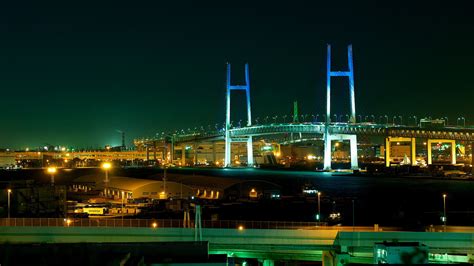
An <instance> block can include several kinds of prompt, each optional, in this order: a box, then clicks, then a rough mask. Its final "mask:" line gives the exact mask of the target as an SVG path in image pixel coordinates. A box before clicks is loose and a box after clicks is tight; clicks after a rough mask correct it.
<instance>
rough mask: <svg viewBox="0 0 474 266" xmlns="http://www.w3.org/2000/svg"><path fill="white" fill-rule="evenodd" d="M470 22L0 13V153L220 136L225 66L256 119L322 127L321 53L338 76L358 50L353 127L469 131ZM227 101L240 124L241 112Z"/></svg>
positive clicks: (411, 13)
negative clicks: (368, 117) (436, 121)
mask: <svg viewBox="0 0 474 266" xmlns="http://www.w3.org/2000/svg"><path fill="white" fill-rule="evenodd" d="M417 5H419V6H417ZM20 10H21V12H20ZM468 10H469V8H468V7H467V6H462V5H460V6H458V7H455V8H451V7H442V6H441V5H440V4H439V3H433V5H431V6H429V7H427V6H423V5H422V4H414V5H412V6H410V8H402V7H395V6H389V5H388V4H387V5H384V4H377V5H369V3H368V2H367V4H366V5H356V4H354V3H347V5H337V6H336V5H332V4H328V3H326V4H318V5H316V4H309V3H303V4H302V6H298V7H295V6H292V7H287V6H283V5H278V3H276V4H274V5H272V6H268V5H265V4H263V3H260V4H252V5H247V6H245V3H243V4H242V6H240V7H238V6H236V5H232V4H222V3H220V4H218V3H208V4H207V5H206V4H203V5H202V6H200V7H197V6H196V4H195V3H194V4H193V2H189V5H186V6H185V7H179V6H174V5H173V4H170V3H168V4H166V5H156V6H153V5H149V6H143V7H138V6H132V7H130V6H114V7H109V6H105V5H104V6H97V7H96V8H94V9H89V8H72V6H67V4H65V5H64V6H56V7H46V6H45V7H34V6H27V7H24V6H22V7H19V6H18V7H7V8H5V9H4V10H3V11H2V12H5V13H6V14H2V21H1V24H0V25H1V28H0V32H2V35H3V36H4V37H3V38H4V41H3V42H2V43H1V44H0V47H1V48H2V49H1V52H0V70H1V71H0V87H1V88H2V92H3V97H1V100H0V101H1V103H2V104H1V107H0V108H1V110H2V112H3V113H4V115H5V118H6V119H5V120H4V123H3V127H2V131H1V132H0V147H5V148H8V147H10V148H24V147H37V146H43V145H45V144H48V143H49V144H53V145H68V146H76V147H90V146H93V147H102V146H104V145H106V144H110V145H114V146H118V145H120V141H121V136H120V134H118V133H117V132H116V130H117V129H118V130H122V131H124V132H125V133H126V137H127V143H128V144H130V142H131V140H132V139H133V138H140V137H147V136H153V135H154V134H155V133H157V132H161V131H168V130H174V129H183V128H194V127H200V126H207V125H214V124H216V123H219V124H222V123H223V122H224V119H225V116H224V115H225V112H224V111H225V77H226V75H225V64H226V62H229V63H232V65H233V70H234V73H237V74H236V80H235V81H236V83H239V82H240V81H241V79H242V77H243V70H244V63H247V62H248V63H249V66H250V80H251V84H250V86H251V96H252V111H253V117H254V118H257V117H262V116H267V115H268V116H272V115H285V114H286V115H290V114H291V113H292V108H293V106H292V103H293V101H295V100H297V101H298V102H299V106H300V113H301V114H317V113H319V114H323V113H324V109H325V102H324V101H325V97H326V95H325V82H326V77H325V71H326V65H325V57H326V49H325V48H326V44H328V43H330V44H332V45H333V60H334V62H335V64H336V65H337V64H339V65H340V66H341V68H343V69H344V68H345V67H346V65H345V62H346V54H345V47H346V45H347V44H349V43H352V44H353V47H354V67H355V87H356V91H357V92H356V105H357V112H358V113H359V114H364V115H365V114H374V115H385V114H388V115H404V116H407V115H411V114H414V115H417V116H418V117H419V118H421V117H423V115H426V116H428V115H432V116H434V117H442V116H448V117H450V119H451V121H450V122H451V123H454V121H452V120H455V119H456V118H457V117H459V116H465V117H466V120H467V121H468V123H469V121H472V119H473V117H472V112H471V110H472V107H471V108H470V107H469V106H471V105H472V104H471V102H472V100H471V99H472V97H473V96H474V95H473V90H472V88H471V87H472V81H471V80H470V79H469V74H470V72H472V70H473V68H474V67H473V66H472V65H471V64H470V62H472V57H474V53H473V52H472V51H471V48H470V47H472V44H473V42H474V40H473V38H472V33H473V31H474V30H473V27H472V24H473V23H472V20H471V19H470V17H469V14H468ZM124 18H125V19H124ZM223 21H224V23H223ZM239 73H241V74H240V75H239ZM346 83H347V81H346V80H345V79H340V80H338V79H336V80H334V81H333V86H334V88H333V92H334V96H333V97H334V98H335V99H336V100H335V101H334V102H333V105H334V106H333V108H334V109H333V113H338V114H346V113H348V110H347V109H345V107H346V106H347V102H348V101H349V95H348V94H347V90H346V86H347V84H346ZM234 99H236V101H235V102H234V101H233V104H234V106H235V105H237V106H236V107H237V111H236V112H235V113H238V114H237V115H236V116H235V117H234V119H233V120H236V121H237V120H239V119H240V118H241V117H243V116H244V115H245V114H244V112H243V108H244V101H243V97H239V95H237V96H236V97H234ZM433 106H436V108H432V107H433ZM239 109H241V110H242V112H240V111H239Z"/></svg>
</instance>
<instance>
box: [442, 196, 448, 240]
mask: <svg viewBox="0 0 474 266" xmlns="http://www.w3.org/2000/svg"><path fill="white" fill-rule="evenodd" d="M447 196H448V195H446V193H444V194H443V213H444V214H443V222H444V231H445V232H446V220H447V219H446V197H447Z"/></svg>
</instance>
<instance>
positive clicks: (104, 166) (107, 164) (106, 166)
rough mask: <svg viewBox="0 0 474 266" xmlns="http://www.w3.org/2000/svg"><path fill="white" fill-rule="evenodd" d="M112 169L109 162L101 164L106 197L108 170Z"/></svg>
mask: <svg viewBox="0 0 474 266" xmlns="http://www.w3.org/2000/svg"><path fill="white" fill-rule="evenodd" d="M110 168H112V164H111V163H109V162H105V163H103V164H102V169H104V170H105V180H104V187H105V189H104V192H105V193H104V194H105V196H106V197H107V193H108V192H107V188H108V187H109V169H110Z"/></svg>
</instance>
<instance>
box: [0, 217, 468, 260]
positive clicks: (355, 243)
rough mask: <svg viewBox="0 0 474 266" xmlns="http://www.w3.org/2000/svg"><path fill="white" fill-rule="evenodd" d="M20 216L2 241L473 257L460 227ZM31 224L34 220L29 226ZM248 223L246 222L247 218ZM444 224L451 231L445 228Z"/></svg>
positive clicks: (243, 254) (273, 253)
mask: <svg viewBox="0 0 474 266" xmlns="http://www.w3.org/2000/svg"><path fill="white" fill-rule="evenodd" d="M21 219H22V218H17V221H15V222H13V221H9V222H10V223H9V225H7V224H6V222H7V221H6V219H3V220H2V221H0V224H1V225H2V226H0V242H1V243H4V244H5V243H121V242H180V241H207V242H208V243H209V252H210V253H211V254H226V255H227V256H228V257H234V258H247V259H249V258H253V259H259V260H261V261H266V263H267V265H272V264H273V262H274V261H323V264H326V265H340V264H343V263H341V261H342V260H344V263H372V259H373V248H374V243H377V242H383V241H398V242H411V241H416V242H420V243H422V244H425V245H426V246H428V247H429V249H430V261H431V262H439V261H443V262H446V261H451V262H453V261H456V262H471V263H472V261H473V259H474V258H473V257H472V254H473V253H474V244H473V243H474V230H473V229H472V228H462V229H461V230H460V231H461V232H403V231H390V230H395V229H394V228H381V227H380V228H378V227H375V228H374V227H354V228H353V227H326V226H313V225H311V226H303V224H297V223H296V226H293V227H287V228H286V229H251V228H245V227H234V228H209V227H208V228H202V229H201V230H202V237H198V234H197V233H196V230H197V229H196V228H189V227H185V228H183V227H179V226H178V224H173V223H172V222H171V221H168V223H167V222H166V220H162V221H159V222H155V221H153V220H140V221H139V220H129V221H127V220H125V222H124V221H123V220H119V219H117V220H113V219H112V220H110V221H108V222H105V223H104V222H100V223H96V222H95V221H92V222H87V223H82V222H79V221H78V220H74V221H69V220H68V221H69V222H63V221H62V220H61V219H48V220H47V221H48V222H47V223H45V220H46V219H43V221H38V220H41V219H27V220H23V222H20V221H21ZM85 220H86V219H85ZM25 221H26V222H25ZM32 223H36V224H37V225H36V226H32V225H31V224H32ZM290 223H291V222H290ZM247 224H248V225H250V223H249V222H248V221H247ZM254 224H257V222H255V223H254ZM288 224H289V223H288ZM288 224H287V225H288ZM293 224H295V223H293ZM181 225H182V224H181ZM208 225H209V224H208ZM232 225H235V224H232ZM254 228H255V227H254ZM447 229H448V230H447V231H450V229H449V227H448V228H447ZM387 230H388V231H387ZM453 231H454V230H453Z"/></svg>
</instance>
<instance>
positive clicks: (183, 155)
mask: <svg viewBox="0 0 474 266" xmlns="http://www.w3.org/2000/svg"><path fill="white" fill-rule="evenodd" d="M181 165H182V166H185V165H186V145H185V144H183V145H181Z"/></svg>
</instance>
